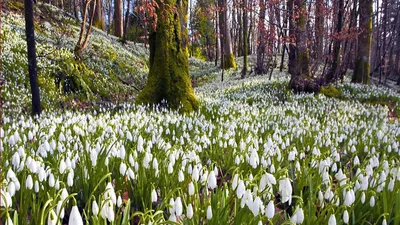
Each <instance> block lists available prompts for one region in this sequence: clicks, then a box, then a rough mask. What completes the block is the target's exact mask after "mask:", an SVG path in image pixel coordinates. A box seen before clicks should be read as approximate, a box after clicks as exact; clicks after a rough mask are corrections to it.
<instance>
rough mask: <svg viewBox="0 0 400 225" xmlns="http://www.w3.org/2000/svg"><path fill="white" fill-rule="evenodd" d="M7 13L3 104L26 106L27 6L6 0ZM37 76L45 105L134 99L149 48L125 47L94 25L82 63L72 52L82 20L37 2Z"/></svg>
mask: <svg viewBox="0 0 400 225" xmlns="http://www.w3.org/2000/svg"><path fill="white" fill-rule="evenodd" d="M8 9H9V10H7V11H5V12H3V18H2V19H3V29H2V34H3V35H2V43H3V45H2V48H3V49H2V51H3V54H2V64H3V76H4V78H5V80H6V82H7V85H6V87H5V90H4V91H3V99H4V102H5V107H6V108H7V106H8V107H9V108H14V109H15V110H17V111H19V112H20V111H21V110H24V111H25V110H28V107H29V102H30V95H29V92H30V90H29V89H30V88H29V79H28V68H27V65H28V63H27V50H26V41H25V22H24V18H23V15H22V11H23V4H22V2H19V1H15V2H14V1H12V2H8ZM35 16H36V17H35V32H36V48H37V55H38V58H37V59H38V79H39V84H40V91H41V98H42V105H43V107H44V109H45V110H46V108H49V107H52V106H54V105H57V104H59V103H65V102H66V103H68V104H69V105H70V103H73V102H74V103H77V102H91V101H112V102H116V101H119V100H128V99H131V98H132V97H133V96H134V95H135V94H136V93H137V90H138V89H140V88H141V87H142V86H143V85H144V83H145V79H146V76H147V73H148V66H147V57H148V51H147V49H146V48H144V46H143V44H135V43H131V42H128V43H127V44H125V45H123V44H121V42H120V41H118V39H117V38H116V37H114V36H109V35H107V34H106V33H104V32H102V31H100V30H97V29H95V28H94V29H93V31H92V33H91V35H90V40H89V45H88V48H87V49H86V50H85V52H84V59H83V60H82V62H79V61H76V60H75V58H74V54H73V49H74V46H75V43H76V42H77V39H78V35H79V31H80V27H79V22H77V21H75V20H74V19H73V18H72V17H70V16H69V15H68V14H65V13H64V12H62V11H60V10H58V9H57V8H55V7H53V6H50V5H47V4H40V3H38V4H36V6H35Z"/></svg>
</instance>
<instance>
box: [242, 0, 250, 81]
mask: <svg viewBox="0 0 400 225" xmlns="http://www.w3.org/2000/svg"><path fill="white" fill-rule="evenodd" d="M242 7H243V40H245V41H244V42H243V50H244V54H243V69H242V75H241V78H242V79H244V78H245V77H246V74H247V54H248V43H249V42H248V40H247V22H248V21H247V0H243V6H242Z"/></svg>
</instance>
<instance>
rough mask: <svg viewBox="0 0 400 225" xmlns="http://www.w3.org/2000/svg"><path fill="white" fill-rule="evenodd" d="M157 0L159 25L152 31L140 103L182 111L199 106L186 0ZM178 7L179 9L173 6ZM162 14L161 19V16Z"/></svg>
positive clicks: (138, 100)
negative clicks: (191, 72)
mask: <svg viewBox="0 0 400 225" xmlns="http://www.w3.org/2000/svg"><path fill="white" fill-rule="evenodd" d="M163 2H164V3H161V0H157V3H158V5H159V6H160V7H159V8H158V9H157V10H156V11H157V17H158V18H160V19H159V20H158V22H157V29H156V30H155V31H154V30H152V31H151V33H150V39H149V43H150V72H149V76H148V80H147V83H146V86H145V87H144V89H143V90H142V91H141V92H140V93H139V95H138V97H137V103H139V104H147V103H151V104H160V103H162V101H163V100H166V101H167V103H168V106H169V107H171V108H173V109H178V108H179V107H180V106H182V108H180V111H182V112H190V111H193V110H196V109H197V108H198V106H199V102H198V100H197V99H196V97H195V95H194V92H193V88H192V84H191V81H190V77H189V62H188V49H187V45H188V41H189V39H188V31H187V28H186V24H187V12H188V10H187V9H188V8H187V3H188V2H187V0H164V1H163ZM174 8H176V10H173V9H174ZM161 18H162V19H161Z"/></svg>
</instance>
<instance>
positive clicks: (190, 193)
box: [188, 182, 194, 196]
mask: <svg viewBox="0 0 400 225" xmlns="http://www.w3.org/2000/svg"><path fill="white" fill-rule="evenodd" d="M188 188H189V195H190V196H192V195H194V184H193V182H190V183H189V185H188Z"/></svg>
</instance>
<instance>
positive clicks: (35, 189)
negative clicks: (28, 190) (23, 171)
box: [34, 180, 39, 193]
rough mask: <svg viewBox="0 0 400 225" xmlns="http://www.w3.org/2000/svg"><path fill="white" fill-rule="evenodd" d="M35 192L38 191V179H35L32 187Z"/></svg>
mask: <svg viewBox="0 0 400 225" xmlns="http://www.w3.org/2000/svg"><path fill="white" fill-rule="evenodd" d="M34 191H35V193H39V181H37V180H35V187H34Z"/></svg>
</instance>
